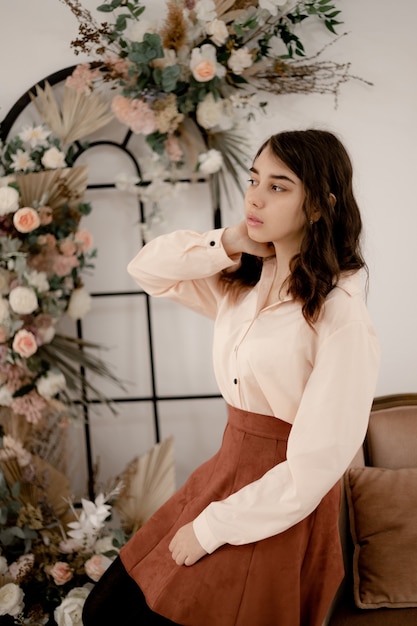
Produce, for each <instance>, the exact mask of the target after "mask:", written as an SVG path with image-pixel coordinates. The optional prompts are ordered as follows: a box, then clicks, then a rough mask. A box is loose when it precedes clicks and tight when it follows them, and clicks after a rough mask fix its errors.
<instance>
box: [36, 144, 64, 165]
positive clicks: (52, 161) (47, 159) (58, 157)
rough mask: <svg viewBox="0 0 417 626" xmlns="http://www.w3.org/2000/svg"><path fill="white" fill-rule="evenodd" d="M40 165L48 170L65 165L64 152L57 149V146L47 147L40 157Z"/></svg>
mask: <svg viewBox="0 0 417 626" xmlns="http://www.w3.org/2000/svg"><path fill="white" fill-rule="evenodd" d="M41 162H42V165H43V166H44V167H46V168H48V169H50V170H57V169H59V168H61V167H66V166H67V164H66V162H65V154H64V153H63V152H61V151H60V150H58V148H55V147H53V148H49V150H46V151H45V152H44V154H43V156H42V158H41Z"/></svg>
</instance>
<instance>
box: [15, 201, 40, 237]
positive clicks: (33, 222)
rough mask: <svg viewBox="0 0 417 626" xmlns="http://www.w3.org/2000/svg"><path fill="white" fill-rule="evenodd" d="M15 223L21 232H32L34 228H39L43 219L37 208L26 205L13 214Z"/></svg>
mask: <svg viewBox="0 0 417 626" xmlns="http://www.w3.org/2000/svg"><path fill="white" fill-rule="evenodd" d="M13 224H14V227H15V229H16V230H18V231H19V233H31V232H32V230H36V229H37V228H39V226H40V225H41V220H40V217H39V215H38V212H37V211H35V209H32V207H27V206H25V207H23V208H21V209H18V210H17V211H16V213H15V214H14V215H13Z"/></svg>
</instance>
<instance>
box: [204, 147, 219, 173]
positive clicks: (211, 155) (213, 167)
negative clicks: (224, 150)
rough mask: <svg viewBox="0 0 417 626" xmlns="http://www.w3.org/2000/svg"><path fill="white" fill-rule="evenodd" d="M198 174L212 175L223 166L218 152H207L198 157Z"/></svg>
mask: <svg viewBox="0 0 417 626" xmlns="http://www.w3.org/2000/svg"><path fill="white" fill-rule="evenodd" d="M198 163H199V168H198V170H199V172H203V173H204V174H214V173H215V172H218V171H219V170H220V169H221V168H222V166H223V157H222V154H221V153H220V152H219V151H218V150H209V151H208V152H204V153H203V154H200V155H199V157H198Z"/></svg>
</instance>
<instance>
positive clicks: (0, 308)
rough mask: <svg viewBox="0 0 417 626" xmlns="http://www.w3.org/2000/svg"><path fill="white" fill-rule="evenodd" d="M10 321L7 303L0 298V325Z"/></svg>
mask: <svg viewBox="0 0 417 626" xmlns="http://www.w3.org/2000/svg"><path fill="white" fill-rule="evenodd" d="M9 319H10V309H9V303H8V302H7V300H5V298H0V324H3V323H4V322H7V321H8V320H9Z"/></svg>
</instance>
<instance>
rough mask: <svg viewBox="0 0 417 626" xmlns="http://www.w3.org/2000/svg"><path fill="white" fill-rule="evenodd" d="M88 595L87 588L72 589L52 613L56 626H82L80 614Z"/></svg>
mask: <svg viewBox="0 0 417 626" xmlns="http://www.w3.org/2000/svg"><path fill="white" fill-rule="evenodd" d="M89 593H90V589H89V588H88V587H74V589H71V591H70V592H69V593H68V595H67V597H66V598H65V599H64V600H63V601H62V602H61V604H60V605H59V606H57V608H56V609H55V611H54V618H55V621H56V623H57V624H58V626H82V624H83V622H82V613H83V606H84V602H85V599H86V598H87V596H88V594H89Z"/></svg>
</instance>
